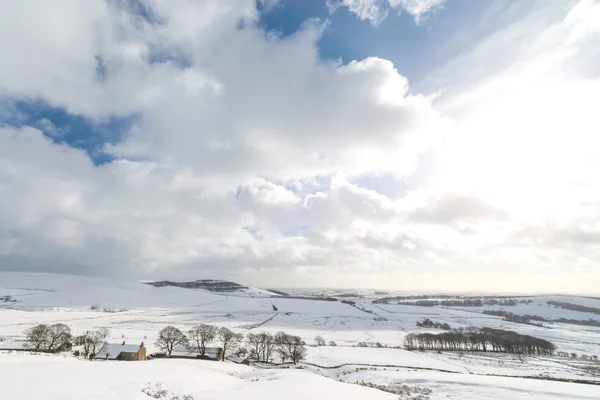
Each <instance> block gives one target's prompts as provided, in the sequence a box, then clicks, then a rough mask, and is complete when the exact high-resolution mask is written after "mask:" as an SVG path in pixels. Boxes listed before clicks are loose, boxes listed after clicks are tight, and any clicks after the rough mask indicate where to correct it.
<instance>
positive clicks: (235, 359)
mask: <svg viewBox="0 0 600 400" xmlns="http://www.w3.org/2000/svg"><path fill="white" fill-rule="evenodd" d="M227 360H228V361H231V362H234V363H236V364H241V363H243V362H244V361H246V360H248V359H247V358H244V357H239V356H236V355H230V356H227Z"/></svg>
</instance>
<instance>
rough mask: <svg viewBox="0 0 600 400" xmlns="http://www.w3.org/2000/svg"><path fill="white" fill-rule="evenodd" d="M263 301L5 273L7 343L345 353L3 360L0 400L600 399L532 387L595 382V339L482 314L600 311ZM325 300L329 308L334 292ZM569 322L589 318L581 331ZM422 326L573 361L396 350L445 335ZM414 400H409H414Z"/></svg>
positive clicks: (574, 389) (0, 317)
mask: <svg viewBox="0 0 600 400" xmlns="http://www.w3.org/2000/svg"><path fill="white" fill-rule="evenodd" d="M263 293H265V292H264V291H259V290H249V291H247V292H246V293H242V294H236V293H233V294H216V293H209V292H205V291H203V290H190V289H181V288H176V287H161V288H156V287H153V286H149V285H145V284H142V283H136V282H114V281H111V280H106V279H100V278H86V277H76V276H64V275H48V274H25V273H0V297H1V296H12V297H13V298H14V299H16V300H17V302H5V303H0V338H4V339H5V340H8V341H10V340H22V339H23V336H24V331H25V329H27V328H29V327H31V326H33V325H36V324H39V323H47V324H51V323H58V322H62V323H65V324H67V325H69V326H70V328H71V330H72V333H73V334H80V333H82V332H83V331H85V330H88V329H97V328H100V327H106V328H109V329H110V332H111V340H112V341H122V340H124V341H126V342H127V343H140V342H142V341H143V342H144V343H145V345H146V346H147V348H148V352H149V353H152V352H154V351H156V350H157V348H156V347H155V345H154V340H155V338H156V336H157V333H158V331H159V330H160V329H162V328H163V327H165V326H166V325H174V326H176V327H178V328H179V329H181V330H182V331H184V332H185V331H187V330H188V329H189V328H190V327H191V326H192V325H195V324H198V323H212V324H215V325H219V326H227V327H229V328H231V329H233V330H234V331H236V332H240V333H250V332H251V333H258V332H263V331H266V332H270V333H276V332H278V331H281V330H283V331H285V332H287V333H291V334H295V335H298V336H301V337H302V338H303V339H304V340H305V341H306V342H307V343H308V344H309V345H312V344H313V343H314V338H315V336H317V335H320V336H322V337H323V338H324V339H325V340H326V341H327V342H329V341H335V342H336V344H337V346H324V347H315V346H309V347H308V354H307V359H306V360H305V363H304V364H303V365H302V367H303V369H304V370H288V369H286V368H284V367H276V368H272V367H271V368H267V369H264V367H261V366H252V367H245V366H239V365H235V364H231V363H227V362H226V363H215V362H210V361H189V360H152V361H148V362H133V363H119V362H100V361H98V362H89V361H84V360H78V359H75V358H73V357H70V356H63V355H59V356H49V355H33V354H23V353H13V354H9V353H7V352H0V377H2V378H6V377H8V378H9V379H2V381H3V384H2V394H3V396H2V397H1V398H7V399H35V398H49V399H52V400H54V399H81V398H85V399H94V398H98V399H100V398H103V399H105V398H110V399H150V398H151V397H148V395H147V394H144V393H143V392H142V389H144V388H145V387H147V386H148V385H149V386H148V387H150V389H147V391H148V390H151V389H152V388H151V387H154V386H152V385H156V384H158V383H160V384H161V385H162V387H163V388H165V390H167V391H168V392H169V393H170V394H169V396H171V397H168V399H171V398H172V397H174V396H179V399H180V400H182V399H184V396H185V395H186V394H189V395H191V396H193V397H194V398H195V399H199V398H202V399H211V398H215V399H216V398H219V399H228V398H234V396H235V398H239V397H240V394H243V396H242V397H244V398H248V399H253V398H257V399H258V398H260V399H270V398H276V397H277V398H280V397H281V396H284V395H285V396H286V398H290V399H293V398H302V399H307V398H308V399H312V398H315V399H318V398H328V399H329V398H346V399H352V398H357V399H358V398H361V399H367V398H368V399H378V398H381V399H383V398H390V399H391V398H396V399H397V398H398V396H397V395H391V394H388V393H385V392H383V391H380V390H377V389H372V388H366V387H362V386H360V385H356V384H354V383H356V382H359V383H360V382H363V381H364V382H365V384H369V383H375V384H379V385H396V386H397V385H408V388H409V389H410V388H416V391H417V392H418V391H419V389H428V390H431V393H429V392H428V391H425V392H423V393H424V394H423V393H421V395H422V396H425V397H423V398H424V399H426V398H430V399H438V398H440V399H441V398H444V399H446V398H447V399H481V398H491V399H509V400H510V399H525V398H527V399H598V398H600V386H596V385H591V384H582V383H569V382H554V381H548V380H540V379H526V378H525V377H528V378H533V377H538V378H540V377H545V378H552V379H561V380H565V379H570V380H585V381H598V382H600V372H598V371H599V370H600V364H598V363H597V362H596V363H595V362H593V361H584V360H581V359H580V357H581V355H590V356H591V355H598V356H600V328H594V327H587V326H576V325H569V324H558V323H550V324H545V327H538V326H533V325H526V324H517V323H513V322H508V321H504V320H503V319H502V318H501V317H496V316H491V315H483V314H481V312H482V311H483V310H484V309H505V310H507V311H511V312H514V313H516V314H532V315H540V316H544V317H547V316H552V318H561V317H564V318H577V319H600V316H599V315H595V314H592V313H581V312H578V311H570V310H564V309H560V308H554V307H549V306H547V305H546V301H551V300H554V301H565V302H570V303H573V304H581V305H586V306H590V307H596V306H599V307H600V300H594V299H586V298H577V297H561V296H550V297H547V298H546V297H543V298H542V297H532V300H533V301H532V303H530V304H519V305H517V306H515V307H497V306H487V307H483V308H478V309H474V308H468V309H467V308H463V309H457V308H443V307H416V306H402V305H393V304H373V303H372V302H371V301H372V299H373V297H374V296H376V294H375V291H362V292H361V293H362V294H361V295H364V296H365V297H364V298H360V297H357V298H354V299H353V300H355V301H356V302H357V303H356V306H351V305H349V304H344V303H341V302H340V301H317V300H304V299H292V298H285V297H279V296H274V297H265V296H264V295H263ZM306 293H308V292H306ZM313 293H314V292H313ZM323 293H325V292H323ZM253 294H255V295H253ZM296 294H304V293H303V292H297V293H296ZM325 294H327V295H334V296H335V292H334V291H331V292H327V293H325ZM344 294H347V293H345V292H344ZM367 295H368V296H367ZM253 296H254V297H253ZM343 298H348V297H343ZM493 307H496V308H493ZM361 308H362V309H361ZM544 313H545V314H544ZM573 313H577V314H583V315H581V316H579V315H578V316H577V317H575V316H574V315H575V314H573ZM424 318H429V319H431V320H433V321H435V322H440V323H448V324H449V325H450V326H452V327H453V328H459V327H463V328H466V327H492V328H500V329H507V330H513V331H517V332H519V333H521V334H529V335H532V336H537V337H541V338H545V339H547V340H549V341H551V342H553V343H554V344H556V346H557V347H558V350H559V351H565V352H569V353H571V352H575V353H577V354H578V355H579V359H577V360H573V359H568V358H562V357H556V356H553V357H541V356H539V357H538V356H536V357H533V356H529V357H516V356H514V355H502V354H492V353H464V354H459V353H456V352H440V353H437V352H418V351H413V352H410V351H406V350H402V349H399V348H391V347H400V346H402V342H403V339H404V337H405V336H406V335H407V334H408V333H410V332H425V331H431V332H441V331H440V330H436V329H425V328H419V327H417V326H416V323H417V321H422V320H423V319H424ZM361 342H362V345H365V343H366V344H367V345H370V346H376V345H377V343H378V344H379V346H380V348H371V347H358V345H359V343H361ZM500 375H501V376H500ZM31 376H40V377H41V378H40V379H39V383H37V384H36V385H30V384H29V380H28V379H30V377H31ZM336 381H342V382H350V383H353V384H345V383H339V382H336ZM5 382H8V383H5ZM36 382H38V381H36ZM409 391H410V390H409ZM6 393H8V394H9V395H6ZM48 393H50V394H52V396H54V395H56V396H54V397H52V396H48V395H47V394H48ZM325 394H326V395H325ZM417 394H418V393H417ZM417 394H413V395H403V396H404V397H401V398H416V397H414V396H416V395H417ZM293 396H297V397H293ZM411 396H413V397H411Z"/></svg>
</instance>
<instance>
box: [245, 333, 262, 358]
mask: <svg viewBox="0 0 600 400" xmlns="http://www.w3.org/2000/svg"><path fill="white" fill-rule="evenodd" d="M246 343H247V344H248V352H249V353H250V357H252V358H253V359H255V360H256V361H260V353H261V347H262V346H261V341H260V338H259V337H258V335H256V334H254V333H249V334H247V335H246Z"/></svg>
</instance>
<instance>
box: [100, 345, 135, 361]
mask: <svg viewBox="0 0 600 400" xmlns="http://www.w3.org/2000/svg"><path fill="white" fill-rule="evenodd" d="M96 359H99V360H119V361H143V360H145V359H146V347H144V343H143V342H142V344H139V345H138V344H125V342H123V343H122V344H117V343H106V344H105V345H104V346H102V349H100V351H99V352H98V353H96Z"/></svg>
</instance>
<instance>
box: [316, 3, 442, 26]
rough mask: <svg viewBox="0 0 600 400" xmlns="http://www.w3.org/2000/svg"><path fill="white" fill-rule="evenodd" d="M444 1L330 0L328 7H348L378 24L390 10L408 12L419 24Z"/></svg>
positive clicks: (361, 17) (440, 6)
mask: <svg viewBox="0 0 600 400" xmlns="http://www.w3.org/2000/svg"><path fill="white" fill-rule="evenodd" d="M444 2H445V0H339V1H337V2H335V1H329V2H328V3H327V4H328V6H327V7H328V8H329V10H330V12H334V11H335V9H337V8H338V7H340V6H342V7H347V8H348V10H349V11H350V12H352V13H354V14H356V17H357V18H359V19H361V20H363V21H369V22H370V23H371V24H372V25H374V26H377V25H379V24H380V23H381V22H382V21H383V20H384V19H386V17H387V16H388V14H389V12H390V11H395V12H397V13H398V14H400V13H401V12H407V13H409V14H410V15H412V16H413V18H414V19H415V22H416V23H417V24H418V23H419V22H420V21H421V19H422V18H423V16H424V15H426V14H428V13H431V12H433V11H436V10H438V9H440V8H442V7H443V4H444Z"/></svg>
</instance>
